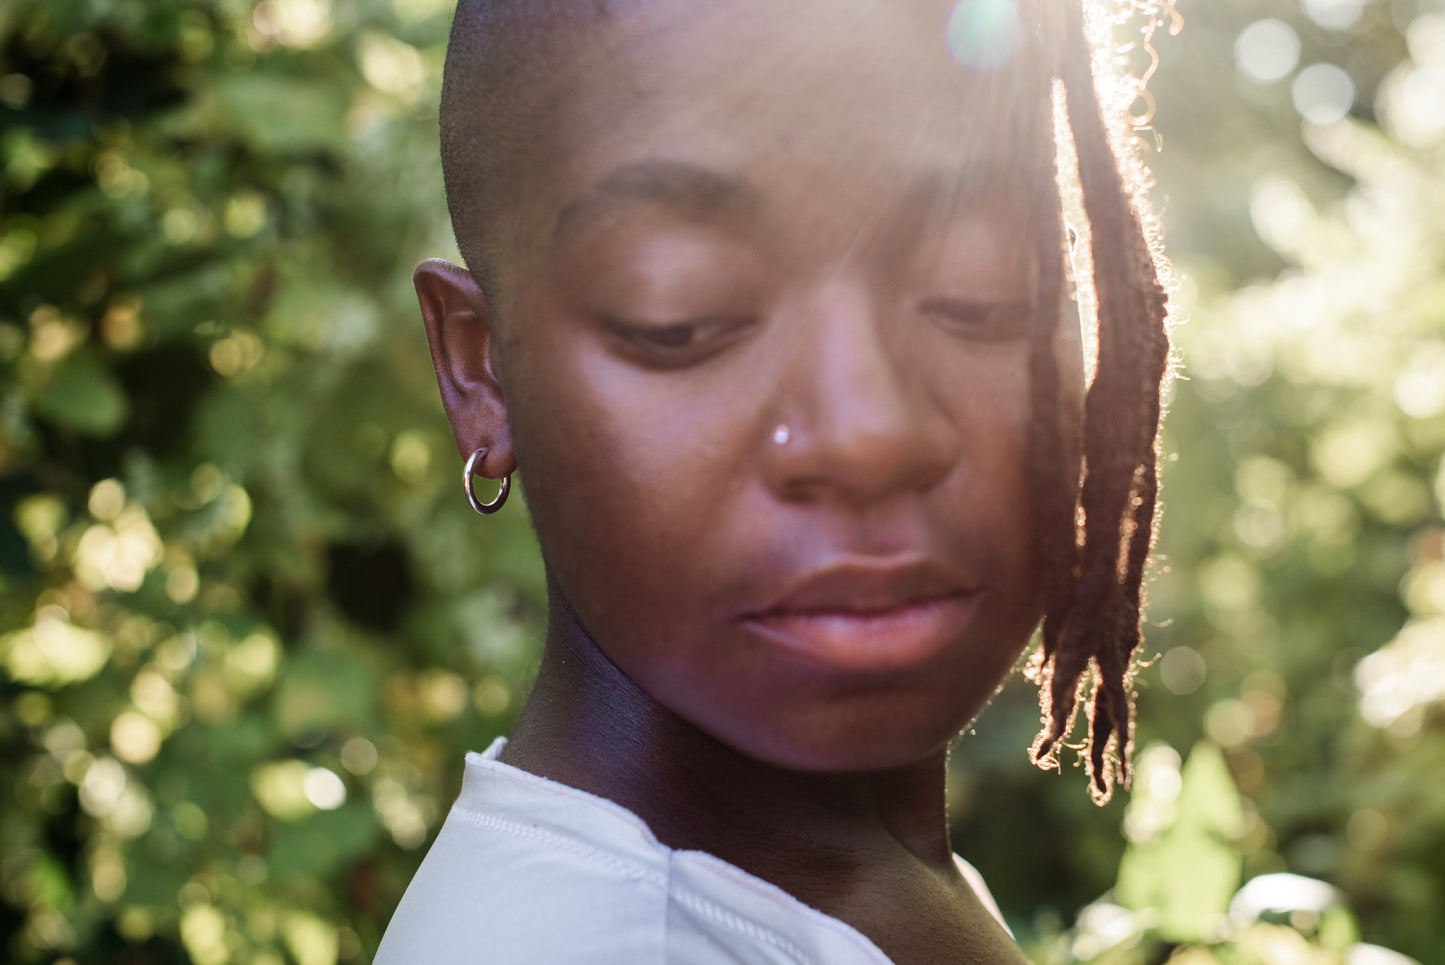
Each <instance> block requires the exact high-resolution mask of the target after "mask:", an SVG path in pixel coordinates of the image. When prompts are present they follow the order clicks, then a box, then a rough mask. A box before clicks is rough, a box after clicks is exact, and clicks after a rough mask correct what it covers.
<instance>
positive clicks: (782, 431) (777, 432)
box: [773, 426, 793, 446]
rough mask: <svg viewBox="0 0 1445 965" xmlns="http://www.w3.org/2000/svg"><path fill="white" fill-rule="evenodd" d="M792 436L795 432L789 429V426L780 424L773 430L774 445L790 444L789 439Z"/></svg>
mask: <svg viewBox="0 0 1445 965" xmlns="http://www.w3.org/2000/svg"><path fill="white" fill-rule="evenodd" d="M792 437H793V434H792V433H791V432H789V431H788V427H787V426H778V427H777V428H776V429H774V430H773V444H774V445H777V446H786V445H787V444H788V440H789V439H791V438H792Z"/></svg>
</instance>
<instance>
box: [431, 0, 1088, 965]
mask: <svg viewBox="0 0 1445 965" xmlns="http://www.w3.org/2000/svg"><path fill="white" fill-rule="evenodd" d="M779 6H780V5H761V6H758V7H754V6H753V5H750V4H745V3H743V4H733V3H718V4H709V5H706V7H705V9H698V8H697V7H695V6H689V7H688V8H687V11H686V16H681V15H679V9H680V8H678V7H677V5H676V4H673V3H668V2H660V3H652V4H633V5H628V7H627V9H626V11H625V12H622V13H614V14H612V15H609V16H604V17H599V20H598V22H597V23H596V24H595V27H594V28H593V29H590V30H582V31H579V33H578V37H577V39H576V40H575V41H574V43H573V44H572V46H571V47H569V49H568V51H567V56H566V57H565V59H563V60H560V61H558V62H556V63H555V64H552V65H550V66H551V67H554V68H555V70H552V71H549V73H548V79H547V83H549V84H551V85H554V86H555V88H556V89H557V90H560V91H563V92H565V94H566V96H565V97H561V98H558V99H557V100H556V103H557V104H558V105H559V106H557V108H556V110H555V112H553V113H550V114H548V115H547V117H546V120H547V121H548V126H547V128H546V129H545V131H544V132H540V133H538V135H537V136H536V137H535V139H534V142H535V143H545V144H547V145H549V146H550V148H551V149H552V151H551V155H550V158H551V159H550V160H547V159H538V163H537V164H536V165H534V166H533V169H534V170H533V174H532V176H531V181H532V185H531V187H533V188H534V189H533V190H529V191H527V192H525V197H523V198H520V199H519V200H518V202H517V203H516V204H515V205H514V206H512V207H510V208H509V209H507V211H506V213H505V215H503V216H502V217H501V229H500V230H499V233H500V234H503V235H505V236H506V237H507V238H509V239H513V241H514V242H515V243H513V244H509V245H508V248H509V251H510V253H509V255H508V257H507V259H506V260H505V262H503V263H500V264H497V265H495V266H492V268H493V270H494V274H495V277H496V278H497V280H498V283H497V285H495V286H493V287H492V288H491V289H490V290H489V291H488V292H483V290H482V288H481V287H480V286H479V285H478V284H477V283H476V281H475V280H474V279H473V277H472V275H471V274H469V273H468V272H466V271H463V270H462V269H459V268H456V267H454V266H451V265H447V264H445V263H442V262H428V263H426V264H423V265H422V266H421V267H420V268H419V269H418V270H417V275H416V284H417V291H418V295H419V297H420V301H421V305H422V311H423V316H424V318H425V321H426V324H427V329H428V334H429V337H430V339H431V343H432V350H433V355H434V358H435V361H436V363H437V372H438V377H439V381H440V384H441V387H442V394H443V400H444V402H445V404H446V406H447V410H448V414H449V416H450V418H451V420H452V425H453V428H454V430H455V432H456V436H457V442H458V447H459V449H460V450H461V451H462V452H463V453H470V452H471V451H472V450H474V449H476V448H479V447H484V446H485V447H486V448H487V449H488V452H487V454H486V457H485V458H484V459H483V460H482V466H481V468H480V470H479V471H480V473H481V474H483V475H487V476H492V477H494V478H496V477H500V476H503V475H506V474H508V473H510V472H512V471H513V470H515V469H517V468H519V467H520V468H522V469H523V471H524V475H525V480H526V493H527V503H528V508H529V510H530V511H531V513H532V516H533V520H534V523H535V525H536V527H537V532H538V538H539V542H540V543H541V546H542V550H543V555H544V558H545V559H546V561H547V565H548V575H549V587H550V590H551V614H550V620H549V625H548V633H547V640H546V645H545V649H544V656H543V661H542V666H541V668H540V672H539V675H538V679H537V683H536V686H535V689H534V690H533V692H532V695H531V697H530V698H529V700H528V702H527V704H526V707H525V709H524V711H523V713H522V716H521V719H520V720H519V721H518V723H517V726H516V728H515V731H514V733H513V735H512V738H511V741H510V743H509V744H508V746H507V748H506V751H505V753H504V756H503V759H504V760H505V761H506V762H507V763H510V764H513V765H515V766H517V767H520V768H522V769H524V770H527V771H530V772H532V773H535V774H539V775H542V776H545V777H548V778H551V779H553V780H557V781H560V782H562V783H565V784H568V785H571V786H573V787H578V788H581V789H583V790H586V791H590V792H592V793H595V794H598V795H601V796H603V797H606V798H609V799H611V800H613V801H616V802H617V803H619V804H621V805H623V806H624V807H627V808H628V809H630V810H631V811H633V812H634V813H636V814H637V815H638V816H639V817H641V818H642V819H643V820H644V821H646V822H647V824H648V825H649V826H650V827H651V828H652V830H653V832H654V833H655V834H656V835H657V837H658V838H659V839H660V840H661V841H663V842H664V843H665V844H667V845H669V846H671V847H674V848H683V849H697V850H702V851H706V852H708V853H711V854H714V855H716V856H718V857H720V858H722V859H724V860H726V861H728V862H731V863H732V864H734V865H736V866H738V867H739V868H742V869H743V870H745V871H747V872H750V873H751V874H754V875H756V876H757V877H759V878H762V879H764V880H767V881H770V882H772V883H774V884H776V885H778V886H779V887H781V888H783V889H784V890H785V891H787V892H789V893H790V894H792V895H794V896H795V897H797V898H799V899H800V900H802V901H803V902H805V903H806V904H808V905H811V906H812V907H815V908H817V909H819V910H821V911H823V912H825V913H827V914H829V915H832V916H834V917H836V918H838V919H841V920H842V921H844V922H847V923H849V924H851V925H853V926H854V927H855V928H857V929H858V930H859V931H861V932H862V933H863V934H864V935H866V936H867V937H868V938H870V939H871V940H872V941H873V942H874V943H875V944H877V945H878V946H879V947H880V948H881V949H882V950H883V951H884V952H885V954H887V955H888V956H889V957H890V958H892V959H893V960H894V961H896V962H900V963H915V962H917V963H924V962H1009V961H1024V959H1023V957H1022V955H1021V953H1020V952H1019V950H1018V949H1017V947H1016V946H1015V945H1014V944H1013V943H1012V941H1011V940H1010V939H1009V938H1008V936H1007V935H1006V933H1005V932H1004V931H1003V929H1002V928H1001V927H1000V926H999V925H998V923H997V922H995V921H994V920H993V919H992V917H991V916H990V915H989V914H988V913H987V911H986V910H985V909H984V908H983V907H982V905H981V904H980V902H979V900H978V898H977V897H976V895H975V894H974V893H973V891H972V890H971V889H970V888H969V886H968V885H967V883H966V882H965V880H964V879H963V877H962V876H961V875H960V873H959V871H958V869H957V866H956V865H955V864H954V862H953V858H952V854H953V848H952V845H951V843H950V841H949V838H948V831H947V815H946V813H945V807H944V801H945V778H946V768H945V764H946V756H947V752H948V750H947V749H948V745H949V741H950V740H951V739H952V737H953V736H954V735H956V734H957V733H958V732H959V730H960V729H961V728H962V727H964V726H965V725H966V724H967V723H968V722H969V721H970V720H971V719H972V718H973V717H974V716H975V715H976V714H977V713H978V711H979V710H980V709H981V708H982V706H983V704H984V703H985V702H986V701H987V699H988V698H989V696H990V695H991V694H992V693H993V691H994V689H995V688H996V687H997V685H998V683H999V682H1000V681H1001V680H1002V678H1003V677H1004V675H1005V674H1006V673H1007V671H1008V669H1009V668H1010V667H1011V666H1012V664H1013V662H1014V660H1015V659H1016V657H1017V655H1018V653H1019V652H1020V650H1021V649H1022V648H1023V646H1024V645H1025V643H1026V642H1027V639H1028V636H1029V633H1030V631H1031V630H1032V628H1033V626H1034V624H1035V623H1036V622H1037V620H1038V616H1039V600H1038V586H1037V583H1038V572H1037V564H1036V561H1035V560H1034V555H1033V550H1032V534H1031V532H1030V527H1029V525H1028V518H1029V507H1028V505H1027V501H1026V497H1025V495H1024V493H1025V491H1026V486H1025V484H1024V472H1025V469H1024V458H1025V444H1024V438H1023V434H1024V429H1025V427H1026V425H1027V422H1028V399H1029V385H1028V376H1027V371H1028V370H1027V355H1028V348H1027V338H1026V337H1025V335H1026V332H1027V319H1028V317H1029V315H1028V313H1029V311H1030V310H1031V309H1032V303H1031V298H1032V293H1033V280H1034V278H1035V275H1036V268H1035V267H1034V266H1033V263H1032V261H1031V258H1032V257H1033V252H1034V251H1035V250H1036V247H1035V245H1034V239H1035V238H1036V236H1037V231H1038V230H1039V229H1038V225H1037V223H1036V221H1035V220H1034V219H1036V218H1037V217H1038V216H1039V215H1038V212H1037V211H1036V210H1035V208H1034V206H1033V205H1032V204H1031V198H1032V197H1033V196H1034V194H1035V193H1036V192H1034V191H1032V190H1031V188H1032V187H1033V186H1035V184H1036V182H1035V181H1033V180H1032V179H1033V178H1035V177H1037V176H1039V175H1036V174H1031V173H1030V172H1029V168H1028V166H1027V165H1020V164H1019V163H1018V161H1017V159H1016V158H1011V157H1010V156H1009V154H1008V151H1009V150H1010V146H1009V144H1008V143H1003V144H1000V143H999V140H998V138H997V136H996V135H997V132H998V131H999V130H1000V129H1001V127H1002V125H1003V124H1004V122H1005V121H1008V122H1009V123H1012V118H1013V116H1014V115H1016V114H1019V113H1022V114H1023V116H1025V117H1026V118H1033V121H1032V122H1033V123H1043V120H1042V118H1043V117H1045V116H1046V115H1045V114H1044V113H1043V111H1042V109H1041V107H1040V104H1041V101H1040V100H1039V99H1037V98H1036V97H1035V98H1034V99H1033V100H1032V101H1031V100H1030V97H1032V96H1033V95H1031V94H1029V93H1028V92H1027V85H1023V87H1024V89H1025V93H1023V94H1021V95H1020V96H1022V97H1023V98H1024V104H1023V105H1019V104H1011V103H1009V102H1008V101H1007V100H1006V99H1004V98H1001V97H1000V95H999V91H1000V90H1005V89H1011V88H1010V85H1011V84H1015V83H1021V82H1016V81H1009V80H1007V79H1001V80H1000V79H995V80H988V79H983V80H981V79H980V78H978V77H976V76H973V75H971V74H969V73H968V72H967V71H964V70H961V69H960V68H958V67H957V66H956V65H954V64H953V63H951V62H950V60H949V58H948V53H947V50H946V48H944V47H943V46H942V43H941V42H940V40H939V29H938V27H939V24H941V22H942V21H941V17H942V16H943V14H945V13H946V8H943V9H942V12H939V10H936V9H933V7H934V5H927V9H923V8H919V9H915V8H912V7H910V8H909V9H908V12H907V13H906V14H900V13H899V10H898V7H897V6H896V5H895V4H894V3H891V2H889V3H883V2H878V3H873V2H859V3H857V4H854V5H853V6H856V7H857V9H856V10H855V11H853V12H854V13H855V14H856V16H855V17H854V18H853V19H851V20H849V21H848V22H846V23H845V22H841V21H840V20H839V19H838V18H833V19H832V20H830V19H829V11H830V10H833V9H835V7H834V6H833V5H830V4H827V3H821V2H820V3H816V4H815V3H811V2H799V3H796V4H789V5H786V9H778V7H779ZM935 14H936V15H937V16H934V15H935ZM839 64H848V65H850V67H851V68H853V69H852V70H850V71H846V72H840V71H839V70H838V65H839ZM780 89H781V90H782V91H784V92H785V93H786V94H787V95H788V96H786V97H780V96H778V92H779V91H780ZM960 103H962V104H971V105H974V106H975V110H973V111H972V112H970V111H960V110H958V109H957V108H958V105H959V104H960ZM1005 112H1006V113H1005ZM1003 129H1006V128H1003ZM991 135H992V136H991ZM519 140H521V139H519ZM538 185H540V187H537V186H538ZM1055 217H1056V216H1055ZM1061 329H1062V330H1063V334H1062V335H1061V337H1060V340H1059V343H1058V346H1057V349H1058V356H1059V358H1060V365H1061V368H1062V369H1063V371H1065V372H1067V373H1070V377H1069V378H1068V379H1067V380H1066V387H1067V388H1066V391H1065V392H1064V396H1065V398H1066V404H1068V405H1071V406H1072V405H1076V404H1077V397H1078V394H1079V391H1080V389H1079V384H1080V383H1081V378H1082V377H1081V374H1080V373H1079V369H1080V363H1079V357H1078V356H1079V346H1078V332H1077V329H1076V327H1074V326H1071V325H1064V326H1061ZM780 429H786V431H785V432H781V434H780ZM780 440H781V441H780Z"/></svg>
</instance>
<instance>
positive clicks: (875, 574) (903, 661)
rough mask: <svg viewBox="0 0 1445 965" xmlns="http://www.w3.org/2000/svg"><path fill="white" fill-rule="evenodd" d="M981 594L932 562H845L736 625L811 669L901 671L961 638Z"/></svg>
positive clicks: (799, 582)
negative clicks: (805, 662)
mask: <svg viewBox="0 0 1445 965" xmlns="http://www.w3.org/2000/svg"><path fill="white" fill-rule="evenodd" d="M982 593H983V591H982V590H981V589H980V588H979V587H977V586H975V585H972V584H970V583H969V582H967V581H966V580H964V579H963V578H962V577H961V576H960V575H959V574H957V573H955V572H954V571H953V570H951V569H950V568H949V567H947V566H944V565H942V564H940V563H938V562H935V561H932V560H918V559H902V560H898V559H866V558H865V559H849V560H844V561H840V562H837V563H834V564H831V565H828V566H826V567H824V568H821V569H818V570H814V571H812V572H810V573H808V574H806V575H804V576H803V577H801V578H800V579H798V580H797V581H795V582H794V583H793V584H792V585H791V586H789V587H788V589H787V590H786V591H785V592H784V593H783V594H782V596H781V597H780V598H778V599H777V601H776V602H774V603H771V604H768V605H767V606H765V607H763V608H762V609H759V610H757V611H755V612H751V613H747V614H745V615H744V616H743V617H742V618H741V620H740V622H741V623H742V625H743V626H744V627H745V628H746V629H748V630H749V631H751V632H753V633H754V634H756V635H758V636H760V637H762V638H763V639H765V640H766V641H768V642H770V643H772V644H774V645H777V646H781V647H782V648H784V649H786V650H788V651H790V652H791V653H793V654H794V655H796V656H799V657H802V658H804V659H807V660H809V661H811V662H814V663H820V664H824V665H827V666H830V667H834V668H837V669H840V670H853V671H883V670H903V669H907V668H909V667H914V666H918V665H920V664H923V663H926V662H927V661H928V660H929V659H930V658H932V657H934V656H936V655H937V654H938V653H939V652H940V651H942V650H943V649H945V648H946V647H947V646H948V644H949V643H950V642H951V641H953V640H954V639H956V638H957V637H958V636H960V635H961V634H962V633H963V632H964V631H965V630H966V629H967V627H968V625H969V624H970V623H971V622H972V620H973V618H974V615H975V612H976V610H977V608H978V602H979V599H980V597H981V596H982Z"/></svg>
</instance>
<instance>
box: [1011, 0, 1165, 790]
mask: <svg viewBox="0 0 1445 965" xmlns="http://www.w3.org/2000/svg"><path fill="white" fill-rule="evenodd" d="M1045 2H1048V0H1045ZM1083 2H1084V0H1063V2H1062V3H1058V4H1057V6H1061V7H1063V8H1064V9H1063V11H1062V16H1060V17H1055V18H1045V20H1044V24H1045V34H1046V37H1048V38H1049V40H1050V41H1051V42H1048V43H1046V47H1047V48H1051V50H1050V52H1051V54H1052V57H1053V61H1054V69H1055V72H1056V76H1057V78H1058V80H1059V81H1060V82H1061V83H1060V85H1059V86H1060V87H1061V89H1062V92H1063V98H1064V107H1065V111H1066V116H1067V126H1068V131H1069V133H1070V134H1072V138H1073V142H1074V148H1075V156H1076V157H1077V164H1078V172H1077V174H1078V182H1079V186H1080V188H1081V193H1082V196H1083V208H1084V213H1085V215H1086V219H1087V223H1088V230H1089V235H1090V236H1091V239H1092V246H1091V247H1092V254H1093V288H1094V293H1095V305H1096V308H1097V315H1098V324H1097V331H1098V356H1097V366H1096V368H1095V373H1094V379H1093V382H1092V384H1091V386H1090V388H1089V392H1088V396H1087V400H1086V402H1085V407H1084V427H1083V465H1082V480H1083V484H1082V489H1081V490H1080V489H1079V488H1077V487H1076V486H1075V485H1074V483H1076V482H1077V480H1076V479H1073V478H1070V477H1071V476H1072V474H1073V473H1075V472H1076V471H1078V470H1079V468H1080V467H1076V466H1073V465H1070V464H1068V462H1069V461H1068V460H1067V459H1066V458H1065V457H1064V455H1063V454H1064V453H1065V452H1066V451H1067V449H1066V447H1065V446H1064V445H1063V444H1062V443H1063V432H1064V427H1063V426H1062V425H1061V424H1060V422H1059V412H1060V408H1059V405H1058V403H1057V397H1058V391H1059V387H1058V373H1057V371H1056V370H1055V362H1054V355H1053V350H1052V347H1051V346H1052V337H1053V328H1054V326H1055V325H1056V324H1057V320H1058V311H1057V306H1058V304H1059V292H1060V290H1061V285H1062V283H1063V280H1062V278H1061V274H1062V265H1061V259H1060V258H1059V257H1057V255H1052V253H1051V252H1048V251H1045V252H1043V254H1044V255H1052V256H1050V257H1041V258H1040V264H1042V265H1045V266H1049V268H1048V270H1046V272H1045V275H1044V277H1043V278H1042V279H1041V280H1042V283H1043V291H1042V292H1041V297H1040V299H1039V305H1040V311H1039V312H1038V316H1037V321H1036V324H1035V327H1034V337H1033V347H1032V352H1031V375H1032V378H1033V385H1034V403H1033V419H1032V421H1033V431H1032V432H1031V434H1030V438H1031V440H1032V442H1031V448H1030V456H1029V462H1030V465H1029V470H1030V473H1029V475H1030V479H1031V485H1032V487H1033V494H1032V495H1033V497H1034V500H1033V502H1034V506H1035V507H1036V509H1035V512H1036V514H1037V518H1036V531H1037V532H1038V534H1039V536H1038V542H1039V553H1040V556H1041V558H1042V561H1043V563H1044V573H1045V583H1044V600H1045V616H1044V623H1043V642H1042V646H1041V647H1040V648H1039V650H1038V652H1037V653H1036V654H1035V657H1034V660H1033V663H1032V665H1031V666H1030V668H1029V676H1030V677H1031V679H1033V680H1034V681H1035V682H1036V683H1038V684H1039V687H1040V703H1041V706H1042V709H1043V717H1044V721H1043V730H1042V731H1041V732H1040V734H1039V736H1038V739H1037V740H1036V741H1035V743H1034V747H1033V755H1034V760H1035V762H1037V763H1039V764H1040V766H1047V767H1053V766H1057V760H1056V757H1055V751H1056V748H1057V746H1058V745H1059V744H1060V743H1061V742H1062V741H1064V740H1065V739H1066V737H1067V735H1068V734H1069V733H1070V732H1071V731H1072V729H1073V724H1074V719H1075V716H1076V714H1077V707H1078V702H1079V700H1080V699H1081V697H1083V696H1084V693H1085V674H1086V672H1090V671H1092V673H1091V676H1092V692H1091V694H1090V696H1089V699H1088V703H1087V708H1088V721H1089V728H1088V734H1087V736H1086V739H1085V741H1086V742H1085V745H1084V747H1085V749H1086V750H1087V755H1086V760H1087V764H1088V770H1089V776H1090V779H1091V790H1092V793H1093V794H1094V797H1095V800H1097V801H1099V802H1100V803H1102V802H1103V801H1106V800H1108V798H1109V796H1110V794H1111V792H1112V788H1113V784H1114V782H1115V781H1116V780H1117V781H1118V782H1119V783H1121V784H1127V782H1128V780H1129V752H1130V748H1131V743H1132V738H1133V722H1132V700H1131V694H1130V681H1131V678H1132V675H1133V667H1132V660H1133V654H1134V652H1135V650H1137V649H1138V647H1139V644H1140V640H1141V637H1140V629H1139V624H1140V618H1141V617H1140V606H1141V583H1142V579H1143V571H1144V564H1145V562H1146V561H1147V560H1148V557H1149V552H1150V548H1151V545H1152V543H1153V537H1154V517H1155V513H1156V505H1157V502H1158V499H1157V497H1158V490H1159V483H1158V451H1157V444H1156V440H1157V436H1158V429H1159V418H1160V394H1161V392H1162V389H1163V383H1164V379H1165V376H1166V374H1167V371H1168V367H1169V352H1170V349H1169V335H1168V328H1167V323H1168V314H1169V313H1168V305H1167V297H1166V293H1165V290H1164V286H1163V285H1162V284H1161V281H1160V269H1159V265H1158V263H1156V261H1155V257H1154V252H1153V248H1152V246H1151V244H1150V237H1149V235H1148V234H1147V233H1146V228H1145V226H1146V224H1147V221H1146V219H1145V216H1144V215H1143V214H1142V213H1141V212H1142V203H1141V201H1140V199H1139V198H1137V197H1136V196H1135V195H1134V194H1133V192H1132V191H1131V190H1130V186H1129V185H1127V184H1126V182H1125V180H1124V178H1123V176H1122V175H1121V173H1120V159H1119V158H1118V156H1117V155H1116V154H1115V151H1114V149H1113V148H1112V147H1111V144H1110V138H1109V129H1108V126H1107V122H1106V119H1105V116H1104V113H1103V110H1102V109H1101V105H1100V101H1099V96H1098V92H1097V89H1096V86H1095V77H1094V72H1093V66H1092V53H1093V47H1092V45H1091V44H1090V43H1089V41H1088V38H1087V37H1086V34H1085V30H1084V21H1083V9H1082V5H1083ZM1048 5H1049V6H1055V4H1054V3H1048ZM1050 28H1052V29H1050ZM1065 173H1066V176H1067V174H1068V172H1065ZM1056 237H1057V236H1056V235H1054V236H1051V237H1050V239H1049V240H1048V242H1047V243H1048V244H1049V245H1054V244H1056V241H1055V240H1053V239H1054V238H1056ZM1076 493H1077V494H1078V495H1077V496H1076V495H1075V494H1076Z"/></svg>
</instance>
